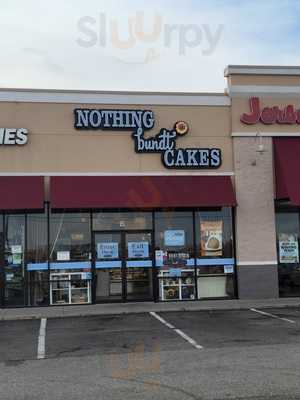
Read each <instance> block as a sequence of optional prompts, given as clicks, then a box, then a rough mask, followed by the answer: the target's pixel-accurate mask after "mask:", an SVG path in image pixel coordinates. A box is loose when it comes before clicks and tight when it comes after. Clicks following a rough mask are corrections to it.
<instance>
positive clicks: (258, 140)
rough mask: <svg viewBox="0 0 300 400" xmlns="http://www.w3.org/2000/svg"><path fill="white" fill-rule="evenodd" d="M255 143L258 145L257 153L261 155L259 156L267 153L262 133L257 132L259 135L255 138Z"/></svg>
mask: <svg viewBox="0 0 300 400" xmlns="http://www.w3.org/2000/svg"><path fill="white" fill-rule="evenodd" d="M255 142H256V145H257V149H256V152H257V153H259V154H263V153H265V152H266V149H265V145H264V143H263V137H262V135H261V133H260V132H257V134H256V136H255Z"/></svg>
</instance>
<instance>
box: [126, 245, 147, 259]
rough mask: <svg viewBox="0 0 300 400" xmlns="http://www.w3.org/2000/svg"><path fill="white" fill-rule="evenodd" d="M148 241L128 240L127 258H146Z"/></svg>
mask: <svg viewBox="0 0 300 400" xmlns="http://www.w3.org/2000/svg"><path fill="white" fill-rule="evenodd" d="M148 257H149V243H148V242H128V258H148Z"/></svg>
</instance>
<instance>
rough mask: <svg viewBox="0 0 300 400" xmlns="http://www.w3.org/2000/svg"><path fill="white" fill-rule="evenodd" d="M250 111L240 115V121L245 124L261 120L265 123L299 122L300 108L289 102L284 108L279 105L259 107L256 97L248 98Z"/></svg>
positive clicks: (253, 123) (293, 123)
mask: <svg viewBox="0 0 300 400" xmlns="http://www.w3.org/2000/svg"><path fill="white" fill-rule="evenodd" d="M249 106H250V111H249V113H244V114H243V115H242V116H241V122H243V123H244V124H247V125H255V124H257V123H259V122H262V123H263V124H265V125H273V124H287V125H295V124H300V109H299V110H297V109H295V107H294V106H293V105H291V104H289V105H287V106H286V107H285V108H284V109H282V108H280V107H279V106H276V105H275V106H272V107H264V108H261V106H260V100H259V98H258V97H251V98H250V100H249Z"/></svg>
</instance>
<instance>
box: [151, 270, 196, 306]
mask: <svg viewBox="0 0 300 400" xmlns="http://www.w3.org/2000/svg"><path fill="white" fill-rule="evenodd" d="M159 282H160V299H161V300H162V301H164V300H194V299H195V278H194V270H192V269H191V270H181V269H174V270H169V271H161V272H160V274H159Z"/></svg>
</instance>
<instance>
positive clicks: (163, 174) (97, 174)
mask: <svg viewBox="0 0 300 400" xmlns="http://www.w3.org/2000/svg"><path fill="white" fill-rule="evenodd" d="M234 175H235V173H234V172H198V171H189V172H186V171H185V172H184V171H177V172H168V171H166V172H152V171H148V172H0V176H234Z"/></svg>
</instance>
